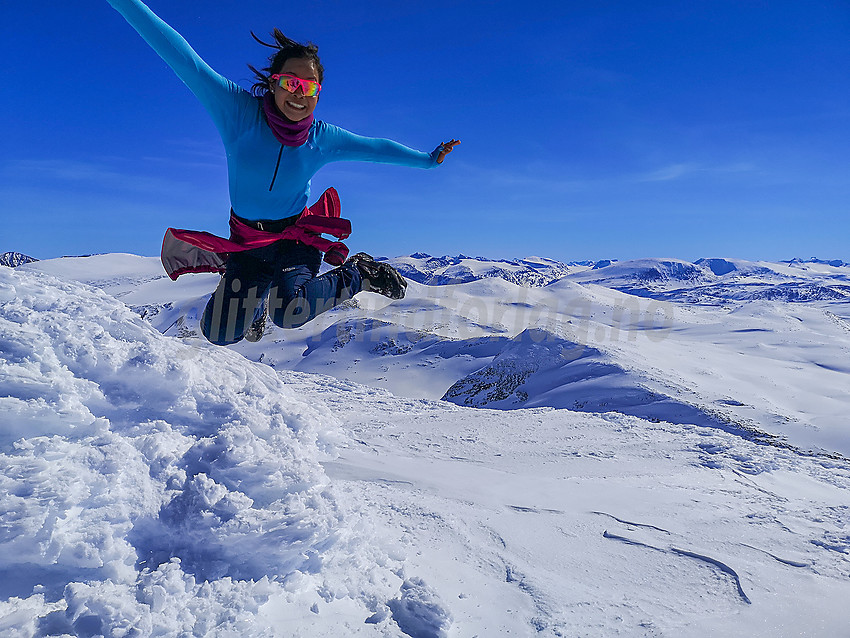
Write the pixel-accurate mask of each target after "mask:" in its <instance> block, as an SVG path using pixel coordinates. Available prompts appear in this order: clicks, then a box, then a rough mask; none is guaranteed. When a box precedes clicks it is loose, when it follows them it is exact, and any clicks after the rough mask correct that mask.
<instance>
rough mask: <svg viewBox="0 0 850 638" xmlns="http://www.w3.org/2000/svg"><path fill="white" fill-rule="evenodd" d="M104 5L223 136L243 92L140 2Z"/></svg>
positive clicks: (120, 0) (123, 0) (115, 1)
mask: <svg viewBox="0 0 850 638" xmlns="http://www.w3.org/2000/svg"><path fill="white" fill-rule="evenodd" d="M107 1H108V2H109V4H111V5H112V6H113V7H114V8H115V9H116V10H117V11H118V12H119V13H120V14H121V15H122V16H124V18H125V19H126V20H127V22H129V23H130V26H132V27H133V28H134V29H135V30H136V31H137V32H138V33H139V35H141V36H142V38H143V39H144V40H145V42H147V43H148V44H149V45H150V46H151V48H152V49H153V50H154V51H156V53H157V54H158V55H159V56H160V57H161V58H162V59H163V60H164V61H165V63H166V64H168V66H170V67H171V68H172V69H173V70H174V72H175V73H176V74H177V76H178V77H179V78H180V79H181V80H183V82H184V83H185V84H186V86H188V87H189V89H191V91H192V93H194V94H195V96H197V98H198V99H199V100H200V101H201V104H203V105H204V108H206V109H207V111H208V112H209V113H210V115H211V116H212V118H213V120H214V121H215V123H216V126H217V127H218V129H219V131H220V132H221V133H222V135H224V133H225V130H224V129H227V128H228V127H229V126H232V125H233V124H234V122H233V118H234V113H233V107H234V102H235V100H237V99H239V97H237V96H240V94H241V93H246V92H245V91H244V90H243V89H241V88H240V87H239V86H237V85H236V84H234V83H233V82H231V81H230V80H228V79H227V78H224V77H222V76H221V75H219V74H218V73H216V72H215V71H214V70H213V69H212V68H210V66H209V65H208V64H207V63H206V62H204V61H203V59H201V57H200V56H199V55H198V54H197V53H195V51H194V50H193V49H192V47H191V46H189V43H188V42H186V40H185V39H183V36H181V35H180V34H179V33H177V31H175V30H174V29H173V28H171V27H170V26H169V25H168V24H166V23H165V22H164V21H163V20H162V19H161V18H160V17H159V16H157V15H156V14H155V13H154V12H153V11H151V10H150V9H149V8H148V7H147V6H146V5H145V4H144V3H143V2H141V0H107ZM246 95H247V93H246Z"/></svg>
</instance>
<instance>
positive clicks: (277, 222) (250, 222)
mask: <svg viewBox="0 0 850 638" xmlns="http://www.w3.org/2000/svg"><path fill="white" fill-rule="evenodd" d="M233 216H234V217H235V218H236V219H237V220H238V221H239V222H240V223H242V224H245V225H246V226H250V227H251V228H253V229H255V230H261V231H263V232H266V233H280V232H283V231H284V230H285V229H286V228H289V227H290V226H292V225H293V224H294V223H295V222H296V221H298V218H299V217H301V213H299V214H297V215H293V216H292V217H284V218H283V219H245V218H244V217H240V216H239V215H237V214H236V213H233Z"/></svg>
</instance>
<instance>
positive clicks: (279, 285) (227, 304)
mask: <svg viewBox="0 0 850 638" xmlns="http://www.w3.org/2000/svg"><path fill="white" fill-rule="evenodd" d="M321 262H322V255H321V253H320V252H319V251H318V250H317V249H315V248H312V247H311V246H305V245H304V244H299V243H298V242H294V241H289V240H281V241H278V242H275V243H274V244H271V245H269V246H264V247H263V248H255V249H253V250H247V251H245V252H241V253H232V254H231V255H230V257H228V259H227V264H226V270H225V273H224V275H223V276H222V278H221V282H220V283H219V285H218V288H217V289H216V291H215V292H214V293H213V295H212V297H210V300H209V302H208V303H207V307H206V309H205V310H204V316H203V319H202V320H201V330H202V331H203V333H204V336H205V337H206V338H207V339H209V340H210V341H211V342H212V343H214V344H216V345H222V346H223V345H227V344H230V343H236V342H237V341H241V340H242V337H243V336H244V335H245V331H246V330H247V329H248V328H249V327H250V325H251V322H252V320H253V318H254V311H255V309H257V307H258V306H259V305H260V303H261V301H262V300H263V298H264V297H265V296H266V294H267V293H268V295H269V306H268V308H269V317H270V318H271V320H272V321H273V322H274V323H275V324H276V325H278V326H280V327H281V328H297V327H298V326H302V325H304V324H305V323H307V322H308V321H310V320H311V319H313V318H314V317H316V316H317V315H319V314H321V313H323V312H325V311H326V310H329V309H331V308H333V307H334V306H336V305H337V304H339V303H341V302H343V301H346V300H348V299H351V298H352V297H353V296H354V295H355V294H357V293H358V292H360V289H361V281H360V271H359V270H358V269H357V268H356V267H354V266H347V265H343V266H340V267H339V268H335V269H334V270H331V271H329V272H326V273H325V274H324V275H321V276H317V275H318V273H319V266H320V265H321Z"/></svg>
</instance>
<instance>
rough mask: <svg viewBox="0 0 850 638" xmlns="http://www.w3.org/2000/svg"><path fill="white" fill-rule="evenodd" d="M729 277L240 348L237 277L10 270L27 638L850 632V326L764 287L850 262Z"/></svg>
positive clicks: (660, 268)
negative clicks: (234, 304)
mask: <svg viewBox="0 0 850 638" xmlns="http://www.w3.org/2000/svg"><path fill="white" fill-rule="evenodd" d="M426 258H427V256H421V257H415V259H426ZM463 259H464V260H466V259H469V258H465V257H464V258H463ZM526 261H528V262H529V263H538V264H543V265H544V266H546V267H548V266H549V264H548V261H550V260H545V259H542V258H534V259H529V260H526ZM725 261H726V262H728V263H730V264H733V265H734V266H735V269H734V270H729V271H728V272H727V273H724V274H722V275H718V274H717V273H715V272H713V271H712V269H711V268H709V266H708V265H703V266H700V264H690V265H688V264H687V262H682V264H679V263H678V262H675V261H674V260H642V261H641V263H639V264H631V265H629V263H628V262H617V263H616V264H612V265H610V266H607V267H604V268H598V269H596V270H590V269H589V266H581V267H576V269H575V270H573V271H572V272H571V273H568V274H567V275H565V276H564V277H562V278H561V279H560V280H557V281H554V282H551V283H549V284H548V285H546V286H543V287H541V286H538V287H527V286H520V285H517V283H515V282H514V281H511V280H510V277H507V278H506V277H492V276H488V275H487V273H488V272H490V271H489V270H488V269H487V268H485V267H482V270H481V271H479V272H478V276H480V277H484V278H483V279H473V280H471V281H468V282H465V283H460V284H451V285H444V286H426V285H422V284H417V283H415V282H414V283H411V284H410V287H409V291H408V296H407V298H406V299H405V300H403V301H401V302H394V303H392V304H390V303H389V302H388V300H386V299H383V298H381V297H377V296H375V295H371V294H364V295H358V298H357V300H356V303H351V304H347V305H346V306H345V307H341V308H338V309H336V310H334V311H332V312H329V313H326V314H325V315H323V316H321V317H319V318H318V319H317V320H316V321H314V322H311V323H310V324H308V325H307V326H305V327H303V328H301V329H298V330H290V331H281V330H279V329H277V328H272V329H270V330H269V333H268V334H267V335H266V336H265V337H264V339H263V340H262V341H261V342H259V343H257V344H238V345H237V346H234V347H231V348H217V347H214V346H212V345H210V344H208V343H206V342H205V341H204V340H203V339H202V338H201V337H199V336H198V333H197V321H198V316H199V313H200V311H201V310H202V308H203V306H204V304H205V302H206V298H207V295H208V294H209V292H210V290H211V289H212V287H213V286H214V285H215V282H216V281H217V277H215V276H212V275H211V276H192V277H183V278H181V279H180V280H179V281H178V282H170V281H169V280H167V278H165V277H164V275H163V274H162V273H161V270H160V268H161V266H160V265H159V263H158V260H157V259H154V258H143V257H137V256H134V255H101V256H94V257H87V258H75V259H61V260H46V261H41V262H34V263H30V264H26V265H22V266H19V267H18V268H16V269H10V268H0V404H2V405H0V414H2V417H0V424H2V426H1V427H0V467H2V471H0V495H2V496H0V498H2V501H3V502H2V507H1V508H0V575H2V578H0V633H2V634H3V635H10V636H58V635H76V636H96V635H106V636H130V635H133V636H192V635H195V636H205V635H220V636H236V635H238V636H400V635H405V636H421V637H440V638H449V637H452V638H454V637H469V638H472V637H473V636H479V637H483V636H503V635H519V636H525V635H541V636H617V635H620V636H646V637H650V636H671V637H676V638H678V637H684V638H688V637H690V636H693V637H697V636H700V637H701V636H706V635H730V636H732V635H742V636H743V635H746V636H764V637H768V636H769V637H771V638H773V637H777V636H778V637H780V638H782V637H785V636H787V637H791V636H811V637H813V638H814V637H826V636H842V635H847V621H846V613H845V611H844V608H845V607H846V600H847V599H848V596H850V501H848V498H847V493H848V492H847V490H848V488H850V462H848V460H847V456H848V455H850V437H848V435H847V414H848V406H850V384H848V383H847V375H848V373H850V366H848V365H847V364H846V363H845V362H846V361H847V360H848V357H847V355H848V354H850V352H848V350H850V323H848V320H849V319H850V311H848V306H847V302H846V301H845V300H842V299H841V298H839V299H825V298H810V299H808V300H806V301H802V300H799V299H798V300H796V301H789V300H787V299H783V300H776V299H764V298H759V297H755V298H754V297H753V296H752V295H750V294H749V292H750V288H748V286H751V285H756V286H759V287H760V288H762V289H764V288H766V287H770V286H773V285H775V284H776V283H777V282H780V281H784V282H788V281H791V282H792V283H794V285H796V286H804V285H809V284H812V283H815V282H816V283H817V285H819V286H823V287H837V286H840V285H842V283H843V282H846V280H847V278H848V275H850V268H847V267H846V266H835V265H831V264H822V263H816V262H808V263H805V264H764V263H759V264H753V263H751V262H743V261H741V260H725ZM479 263H481V262H480V260H479ZM712 263H714V265H715V267H717V264H718V263H719V262H717V261H715V260H712ZM609 269H614V270H609ZM649 269H655V270H656V271H657V272H660V273H664V274H665V276H664V277H661V278H654V279H652V280H651V281H650V282H649V285H645V286H643V288H642V291H643V292H645V293H647V294H646V296H635V295H630V294H626V293H625V292H624V291H623V289H622V286H621V283H625V285H627V286H631V285H633V283H634V281H635V279H634V275H635V274H637V273H640V272H645V271H646V270H649ZM691 269H696V270H697V271H698V273H699V276H698V277H696V278H694V277H690V276H684V275H688V273H691V272H693V271H692V270H691ZM719 269H720V270H723V268H719ZM606 270H608V272H609V273H614V272H616V273H618V274H617V275H616V276H615V277H612V276H609V275H606V274H604V273H605V272H606ZM590 273H592V278H590V279H588V277H590ZM721 280H722V281H721ZM721 283H722V285H723V286H726V288H725V290H726V292H727V293H729V294H725V293H724V296H722V297H721V296H719V293H718V292H717V291H718V290H719V289H718V288H715V289H714V290H713V292H712V293H711V294H706V293H705V290H704V289H703V286H705V285H715V284H716V285H720V284H721ZM694 300H696V301H694ZM330 375H333V376H330ZM485 382H486V383H485ZM488 383H489V384H490V385H489V386H488V387H485V386H486V385H487V384H488ZM450 388H453V390H451V391H449V390H450ZM447 392H448V398H451V400H452V401H453V402H450V401H446V400H440V399H441V397H443V395H445V394H447ZM470 406H474V407H470Z"/></svg>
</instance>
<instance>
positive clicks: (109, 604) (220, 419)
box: [0, 269, 445, 636]
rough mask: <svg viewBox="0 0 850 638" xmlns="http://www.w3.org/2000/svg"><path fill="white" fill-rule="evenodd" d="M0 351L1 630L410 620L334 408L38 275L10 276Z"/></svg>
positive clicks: (131, 631)
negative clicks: (344, 477)
mask: <svg viewBox="0 0 850 638" xmlns="http://www.w3.org/2000/svg"><path fill="white" fill-rule="evenodd" d="M0 352H2V355H1V356H0V414H2V416H0V634H2V635H20V636H25V635H26V636H48V635H61V634H72V635H78V636H95V635H107V636H178V635H180V636H184V635H185V636H189V635H194V636H210V635H230V636H237V635H238V636H260V635H267V636H277V635H286V636H290V635H312V634H310V633H309V632H308V630H307V628H310V627H325V629H326V630H327V631H328V633H326V634H325V635H332V634H335V635H360V633H359V632H361V631H362V632H364V633H363V635H367V633H366V632H368V635H394V632H393V630H392V628H391V627H393V626H394V627H395V634H397V629H398V628H397V626H396V625H394V624H393V621H392V620H391V615H390V614H389V613H388V609H389V607H388V606H387V603H389V602H390V601H391V600H394V599H395V598H396V597H398V596H399V592H400V591H402V590H400V587H401V584H402V582H403V580H404V575H403V573H402V571H403V570H402V564H401V563H400V562H399V561H398V560H393V559H390V558H389V557H388V556H387V555H386V554H385V553H383V552H382V551H381V550H379V549H377V548H376V547H374V546H372V545H371V544H370V543H369V541H368V537H367V536H364V533H365V530H367V528H368V525H366V524H365V522H364V521H359V518H358V514H357V512H356V508H352V507H349V506H348V505H347V504H346V503H344V502H341V501H340V500H339V499H338V497H337V496H336V495H335V494H334V492H333V490H332V489H331V488H330V486H329V481H328V479H327V476H326V475H325V472H324V470H323V468H322V466H321V464H320V462H321V461H322V460H324V459H328V458H330V455H331V454H332V453H333V450H334V446H333V440H334V438H335V437H336V436H337V433H336V427H337V421H336V420H335V418H334V416H333V415H332V414H331V413H330V411H329V410H328V409H327V408H326V407H323V404H322V403H321V402H318V403H313V404H307V403H304V402H303V401H301V400H299V399H297V398H296V397H295V396H294V393H293V392H292V391H291V390H290V389H289V388H287V387H286V386H285V385H283V384H282V382H281V381H280V379H279V378H278V376H277V374H276V373H275V372H274V371H273V370H272V369H270V368H269V367H268V366H263V365H259V364H254V363H251V362H249V361H247V360H245V359H244V358H243V357H241V356H240V355H238V354H236V353H234V352H231V351H229V350H227V349H222V348H215V347H212V346H206V345H204V344H203V343H200V342H198V341H193V342H192V343H191V344H190V343H183V342H181V341H179V340H177V339H173V338H168V337H163V336H162V335H160V333H158V332H157V331H155V330H154V329H153V328H151V327H150V326H149V325H148V324H147V323H146V322H144V321H143V320H141V319H139V318H138V317H137V316H136V315H135V314H134V313H132V312H131V311H130V310H129V309H128V308H127V307H126V306H124V305H123V304H122V303H120V302H118V301H116V300H115V299H114V298H112V297H109V296H108V295H106V294H105V293H103V292H101V291H99V290H96V289H93V288H88V287H86V286H83V285H80V284H77V283H68V282H63V281H59V280H56V279H54V278H52V277H49V276H45V275H41V274H38V273H19V272H16V271H13V270H11V269H4V270H2V271H0ZM358 521H359V522H358ZM360 567H362V568H360ZM402 594H403V591H402ZM402 600H404V596H403V595H402ZM4 601H5V602H4ZM335 601H348V602H346V603H338V604H334V603H335ZM435 601H436V602H435ZM428 603H429V604H436V605H437V606H438V607H439V602H438V598H436V597H435V598H433V599H432V600H429V601H428ZM322 608H325V609H330V611H328V612H327V613H326V614H324V615H321V614H320V613H319V612H320V611H321V609H322ZM334 610H339V611H338V612H336V613H335V611H334ZM382 610H383V612H384V617H383V618H384V619H383V622H380V623H371V624H366V623H365V619H366V618H367V617H369V616H372V615H374V614H376V613H377V614H379V615H380V614H381V612H382ZM282 617H286V618H289V622H288V624H287V627H286V629H285V630H282V629H280V628H279V627H278V626H277V625H278V624H279V622H280V619H281V618H282ZM323 619H324V620H323ZM323 622H324V625H323ZM349 623H350V624H351V626H350V627H349V626H348V625H349ZM444 628H445V625H441V626H440V630H441V631H443V629H444ZM9 632H11V633H9ZM435 635H442V634H435Z"/></svg>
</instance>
